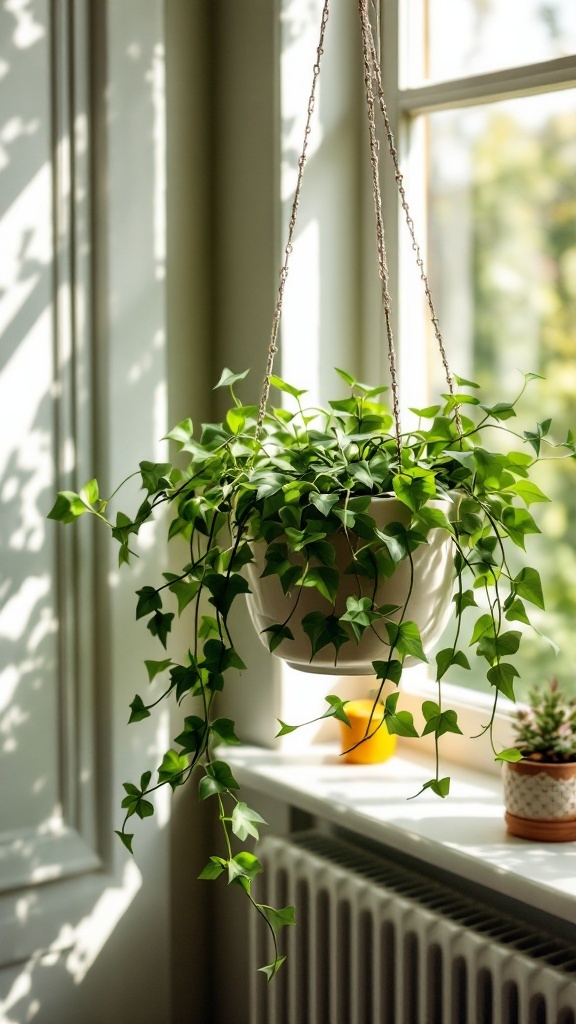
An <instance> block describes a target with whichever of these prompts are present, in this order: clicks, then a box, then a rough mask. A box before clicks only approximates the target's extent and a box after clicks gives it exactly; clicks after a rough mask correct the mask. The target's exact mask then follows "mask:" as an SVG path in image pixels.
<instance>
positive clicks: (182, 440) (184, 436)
mask: <svg viewBox="0 0 576 1024" xmlns="http://www.w3.org/2000/svg"><path fill="white" fill-rule="evenodd" d="M193 435H194V425H193V423H192V420H191V419H190V418H188V419H185V420H181V421H180V423H178V424H177V425H176V426H175V427H172V430H170V431H169V432H168V433H167V434H166V435H165V437H164V439H163V440H165V441H176V443H177V444H179V445H184V444H187V443H188V441H191V440H192V437H193Z"/></svg>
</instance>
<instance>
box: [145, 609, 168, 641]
mask: <svg viewBox="0 0 576 1024" xmlns="http://www.w3.org/2000/svg"><path fill="white" fill-rule="evenodd" d="M173 618H174V613H173V612H166V613H165V614H163V613H162V612H156V613H155V615H153V616H152V618H151V619H150V620H149V621H148V623H147V628H148V629H149V630H150V632H151V633H152V636H157V637H158V639H159V641H160V643H161V644H162V646H163V647H164V648H165V647H166V640H167V638H168V633H169V632H170V630H171V629H172V619H173Z"/></svg>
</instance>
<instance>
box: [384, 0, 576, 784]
mask: <svg viewBox="0 0 576 1024" xmlns="http://www.w3.org/2000/svg"><path fill="white" fill-rule="evenodd" d="M415 6H416V5H415V4H414V3H406V2H405V0H380V28H381V52H382V74H383V87H384V95H385V98H386V104H387V108H388V113H389V116H390V121H391V124H392V127H393V130H394V135H395V139H396V147H397V149H398V153H399V159H400V167H401V170H402V173H403V175H404V182H405V186H406V192H407V197H408V201H409V204H410V210H411V213H412V216H413V218H414V222H415V225H416V234H417V238H418V241H419V243H420V246H421V248H422V252H423V253H424V256H425V253H426V230H425V229H426V211H425V206H424V194H425V187H424V185H425V182H424V179H423V176H422V167H423V160H422V153H423V150H422V138H421V137H419V136H420V135H421V133H419V132H418V118H419V117H421V116H422V115H424V114H428V113H432V112H434V111H439V110H451V109H454V108H457V107H466V106H473V105H474V106H475V105H477V104H481V103H492V102H497V101H500V100H507V99H515V98H517V97H521V96H530V95H536V94H540V93H544V92H551V91H555V90H559V89H564V88H573V87H575V86H576V58H575V57H574V56H569V57H561V58H558V59H555V60H547V61H542V62H539V63H533V64H526V65H522V66H521V67H510V68H504V69H502V70H499V71H493V72H487V73H482V74H474V75H470V76H467V77H461V78H457V79H447V80H445V81H432V82H429V83H428V82H422V83H421V84H418V85H413V84H407V83H406V82H404V81H403V80H402V74H403V71H404V70H405V69H406V68H408V67H409V60H408V59H407V58H408V56H409V55H408V53H407V46H408V19H409V17H410V15H411V14H412V15H413V14H414V10H415ZM386 150H387V144H386V140H383V143H382V146H381V152H382V157H381V175H382V195H383V212H384V219H385V224H386V245H387V250H388V268H389V271H390V286H389V291H390V294H391V297H392V302H393V310H394V313H393V318H394V319H393V322H394V328H395V333H396V339H397V348H398V362H399V371H400V385H401V395H402V404H403V407H405V408H407V407H408V406H410V405H419V404H425V401H426V399H427V396H426V395H425V394H424V392H423V388H424V381H423V380H422V379H421V378H420V379H419V378H418V375H417V374H415V373H414V368H415V367H417V366H418V365H420V366H425V358H424V355H425V344H426V336H425V331H424V325H423V322H422V316H423V315H424V314H423V313H420V307H421V308H422V309H423V306H424V304H423V303H422V304H419V303H415V302H410V301H407V297H408V295H410V294H414V288H418V287H421V282H420V281H419V276H418V271H417V268H416V266H415V260H414V253H413V251H412V248H411V240H410V236H409V234H408V231H407V228H406V224H405V222H404V214H403V211H402V210H401V209H400V207H399V203H398V194H397V191H396V189H395V188H394V178H393V175H392V174H391V173H390V166H391V165H390V166H388V165H389V164H390V161H389V158H388V153H387V151H386ZM365 209H366V216H367V224H366V231H365V235H366V244H365V247H364V254H365V258H366V259H368V260H374V241H373V236H374V226H373V211H372V208H371V203H369V202H366V203H365ZM376 315H377V314H376V311H375V309H369V310H368V317H369V320H370V321H371V323H372V326H373V327H374V328H376V330H374V331H373V332H370V334H371V335H372V337H374V336H375V334H377V326H376V325H377V321H376ZM406 338H410V352H409V354H408V353H407V351H406V346H405V344H404V339H406ZM415 343H416V345H417V348H416V350H415V348H414V345H415ZM382 351H384V346H382ZM365 358H366V360H367V361H368V358H369V357H365ZM370 361H372V360H370ZM382 370H383V371H384V370H385V367H382ZM403 693H404V696H403V706H404V707H406V708H407V709H409V710H411V711H412V712H413V714H414V715H415V717H416V718H417V719H419V718H420V717H421V714H420V710H419V709H420V705H421V702H422V700H423V699H427V698H428V699H429V698H430V697H436V695H437V684H435V683H434V682H432V681H431V680H430V678H429V676H427V674H426V671H425V670H424V671H422V670H419V669H414V670H413V671H411V672H410V673H408V678H406V680H403ZM442 694H443V700H444V702H445V703H446V704H448V702H449V704H450V706H451V707H454V708H455V710H456V711H457V712H458V716H459V722H460V725H461V727H462V731H463V733H464V737H463V738H460V737H456V738H452V737H450V738H448V737H444V740H446V742H445V743H443V756H444V757H445V758H446V759H447V760H454V761H459V762H461V763H465V764H470V763H482V764H483V766H484V765H486V766H488V767H489V766H490V764H491V763H492V761H491V756H490V748H489V742H488V739H487V737H484V738H483V739H482V741H480V745H479V741H475V742H474V743H469V742H467V739H466V738H467V737H470V736H472V735H476V734H477V733H478V732H480V730H481V728H482V726H483V725H485V724H486V722H487V720H488V717H489V709H490V708H491V705H492V701H493V698H492V696H491V695H490V694H488V693H486V692H485V691H484V692H480V691H474V690H466V689H464V688H462V687H456V686H449V685H447V684H444V683H443V684H442ZM496 737H497V741H498V742H499V743H501V744H502V746H508V745H510V743H511V742H512V733H511V713H510V710H508V711H506V710H502V709H500V711H499V714H498V717H497V725H496ZM429 739H430V740H431V738H430V737H429ZM482 745H483V746H484V747H485V749H484V750H482V749H480V748H481V746H482ZM430 752H431V753H432V752H433V743H432V741H431V742H430ZM498 770H499V765H498V764H494V771H498Z"/></svg>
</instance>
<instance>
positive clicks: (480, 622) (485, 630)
mask: <svg viewBox="0 0 576 1024" xmlns="http://www.w3.org/2000/svg"><path fill="white" fill-rule="evenodd" d="M484 635H487V636H494V619H493V618H492V616H491V615H489V614H488V613H487V612H486V613H485V614H484V615H481V616H480V618H479V619H476V622H475V623H474V629H473V630H472V639H471V640H470V643H469V645H468V646H469V647H472V645H473V644H476V643H478V641H479V640H481V639H482V637H483V636H484Z"/></svg>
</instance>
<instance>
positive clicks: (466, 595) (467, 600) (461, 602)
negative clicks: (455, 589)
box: [452, 590, 478, 615]
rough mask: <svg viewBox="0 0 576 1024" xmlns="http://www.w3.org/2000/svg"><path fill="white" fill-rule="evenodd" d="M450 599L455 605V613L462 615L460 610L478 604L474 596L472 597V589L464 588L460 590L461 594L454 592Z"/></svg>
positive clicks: (474, 606)
mask: <svg viewBox="0 0 576 1024" xmlns="http://www.w3.org/2000/svg"><path fill="white" fill-rule="evenodd" d="M452 600H453V601H454V604H455V605H456V614H457V615H462V612H463V611H464V610H465V609H466V608H477V607H478V605H477V603H476V598H475V597H474V591H473V590H464V591H463V592H462V594H460V593H458V594H454V597H453V598H452Z"/></svg>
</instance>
